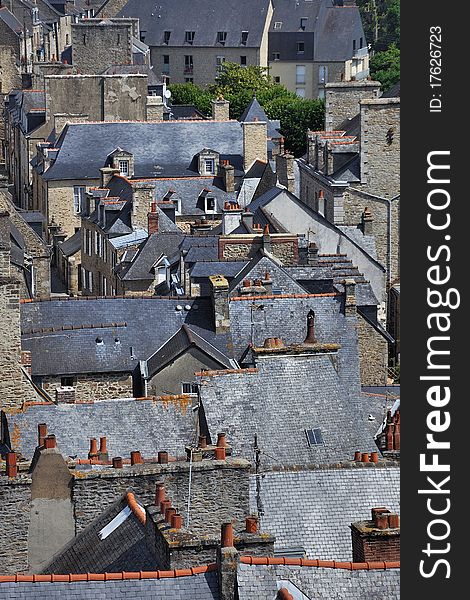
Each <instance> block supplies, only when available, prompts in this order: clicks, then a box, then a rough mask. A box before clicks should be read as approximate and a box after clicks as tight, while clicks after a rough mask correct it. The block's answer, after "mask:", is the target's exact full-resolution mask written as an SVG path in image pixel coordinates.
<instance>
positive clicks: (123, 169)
mask: <svg viewBox="0 0 470 600" xmlns="http://www.w3.org/2000/svg"><path fill="white" fill-rule="evenodd" d="M119 172H120V174H121V175H124V177H127V176H128V175H129V161H128V160H120V161H119Z"/></svg>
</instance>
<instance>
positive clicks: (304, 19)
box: [300, 17, 308, 31]
mask: <svg viewBox="0 0 470 600" xmlns="http://www.w3.org/2000/svg"><path fill="white" fill-rule="evenodd" d="M307 21H308V17H302V18H301V19H300V29H302V31H305V28H306V27H307Z"/></svg>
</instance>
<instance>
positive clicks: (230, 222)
mask: <svg viewBox="0 0 470 600" xmlns="http://www.w3.org/2000/svg"><path fill="white" fill-rule="evenodd" d="M242 214H243V209H241V208H240V205H239V204H238V203H234V204H232V203H231V202H226V203H225V204H224V208H223V209H222V234H223V235H228V234H229V233H232V231H234V230H235V229H236V228H237V227H238V226H239V225H240V222H241V219H242Z"/></svg>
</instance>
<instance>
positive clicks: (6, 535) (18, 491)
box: [0, 473, 31, 575]
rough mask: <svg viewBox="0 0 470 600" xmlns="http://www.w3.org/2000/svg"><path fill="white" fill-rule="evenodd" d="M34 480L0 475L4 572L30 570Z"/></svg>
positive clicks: (0, 547) (0, 552)
mask: <svg viewBox="0 0 470 600" xmlns="http://www.w3.org/2000/svg"><path fill="white" fill-rule="evenodd" d="M30 510H31V479H30V478H29V477H28V476H26V475H20V476H18V477H16V478H15V479H10V478H8V477H6V475H4V474H3V473H2V474H1V475H0V536H1V539H2V543H1V544H0V565H1V569H2V575H8V574H13V573H26V572H27V571H28V529H29V519H30Z"/></svg>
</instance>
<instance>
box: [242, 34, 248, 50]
mask: <svg viewBox="0 0 470 600" xmlns="http://www.w3.org/2000/svg"><path fill="white" fill-rule="evenodd" d="M247 42H248V31H242V46H246V44H247Z"/></svg>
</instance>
